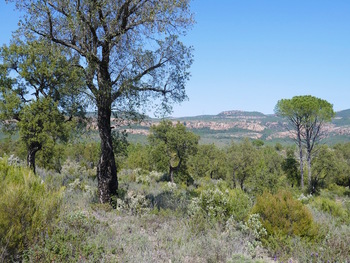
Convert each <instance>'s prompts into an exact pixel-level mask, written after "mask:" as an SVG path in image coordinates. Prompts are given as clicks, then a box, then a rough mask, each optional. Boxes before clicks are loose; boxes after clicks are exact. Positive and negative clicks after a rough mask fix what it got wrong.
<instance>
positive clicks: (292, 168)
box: [282, 148, 300, 187]
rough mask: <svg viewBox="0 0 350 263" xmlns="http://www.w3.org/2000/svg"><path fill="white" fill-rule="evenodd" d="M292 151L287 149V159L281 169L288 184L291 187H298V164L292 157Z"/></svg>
mask: <svg viewBox="0 0 350 263" xmlns="http://www.w3.org/2000/svg"><path fill="white" fill-rule="evenodd" d="M294 156H295V155H294V149H293V148H289V149H287V157H286V158H285V159H284V161H283V163H282V169H283V171H284V172H285V173H286V175H287V178H288V180H289V182H290V183H291V185H292V187H293V186H294V185H300V175H299V172H298V162H297V160H296V159H295V157H294Z"/></svg>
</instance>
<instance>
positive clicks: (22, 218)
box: [0, 159, 61, 261]
mask: <svg viewBox="0 0 350 263" xmlns="http://www.w3.org/2000/svg"><path fill="white" fill-rule="evenodd" d="M0 196H1V198H0V245H1V250H0V252H1V253H0V256H1V255H2V256H1V257H2V259H4V260H5V261H6V260H10V259H12V260H18V259H20V257H21V256H22V252H23V251H24V250H25V249H26V248H27V247H28V246H29V245H30V244H32V243H35V242H36V241H37V239H38V238H39V237H40V236H42V235H44V234H45V233H47V232H48V231H50V229H51V225H52V222H53V221H54V219H55V218H56V215H57V212H58V210H59V205H60V200H61V192H57V191H50V190H48V189H47V187H46V185H45V183H44V182H42V181H41V179H40V178H39V177H38V176H35V175H34V174H33V173H32V172H31V171H29V170H28V169H25V168H23V167H18V166H17V167H15V166H10V165H8V163H7V160H6V159H0ZM1 257H0V261H1Z"/></svg>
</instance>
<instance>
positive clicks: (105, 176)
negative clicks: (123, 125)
mask: <svg viewBox="0 0 350 263" xmlns="http://www.w3.org/2000/svg"><path fill="white" fill-rule="evenodd" d="M97 125H98V129H99V134H100V138H101V156H100V160H99V162H98V165H97V179H98V190H99V199H100V202H101V203H108V202H111V197H112V196H113V195H116V193H117V189H118V179H117V167H116V164H115V159H114V152H113V146H112V133H111V109H110V108H108V107H103V106H100V107H99V108H98V117H97Z"/></svg>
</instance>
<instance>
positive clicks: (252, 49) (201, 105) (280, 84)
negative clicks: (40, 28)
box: [0, 0, 350, 117]
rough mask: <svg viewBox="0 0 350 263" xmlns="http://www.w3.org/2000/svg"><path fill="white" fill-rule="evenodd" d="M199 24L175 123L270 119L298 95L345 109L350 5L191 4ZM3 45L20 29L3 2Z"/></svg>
mask: <svg viewBox="0 0 350 263" xmlns="http://www.w3.org/2000/svg"><path fill="white" fill-rule="evenodd" d="M192 10H193V12H194V13H195V18H196V25H195V26H194V27H193V29H192V30H191V31H190V32H189V33H188V35H187V36H186V37H185V38H184V39H183V40H184V42H185V43H186V44H189V45H192V46H193V47H194V49H195V52H194V60H195V61H194V64H193V66H192V68H191V74H192V77H191V80H190V81H189V82H188V84H187V94H188V96H189V101H186V102H183V103H181V105H175V106H174V113H173V116H176V117H178V116H193V115H201V114H217V113H219V112H221V111H224V110H245V111H260V112H263V113H273V109H274V106H275V105H276V103H277V101H278V100H279V99H282V98H291V97H293V96H296V95H313V96H316V97H320V98H322V99H326V100H327V101H329V102H330V103H332V104H333V105H334V109H335V110H337V111H339V110H344V109H349V108H350V15H349V14H350V1H348V0H342V1H341V0H333V1H328V0H288V1H287V0H285V1H281V0H239V1H238V0H237V1H236V0H220V1H214V0H194V1H193V3H192ZM0 14H1V20H2V21H1V23H0V43H8V40H9V38H10V34H11V31H12V30H14V29H16V27H17V18H18V16H17V14H16V12H14V11H13V6H9V5H5V4H4V1H1V3H0Z"/></svg>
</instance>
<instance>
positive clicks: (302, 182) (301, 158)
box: [297, 127, 304, 189]
mask: <svg viewBox="0 0 350 263" xmlns="http://www.w3.org/2000/svg"><path fill="white" fill-rule="evenodd" d="M297 141H298V147H299V160H300V187H301V189H303V188H304V161H303V147H302V144H301V131H300V127H298V130H297Z"/></svg>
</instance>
